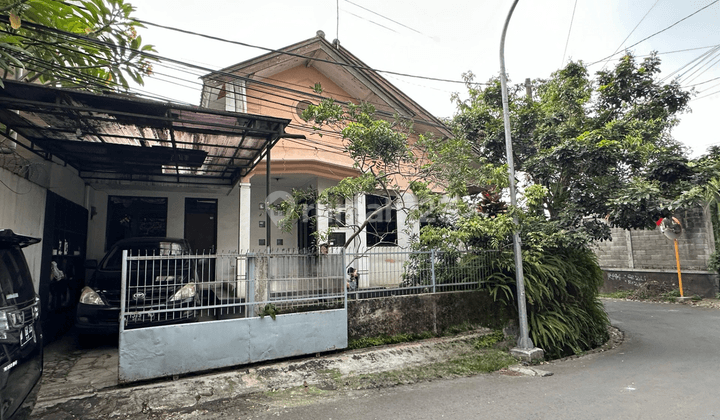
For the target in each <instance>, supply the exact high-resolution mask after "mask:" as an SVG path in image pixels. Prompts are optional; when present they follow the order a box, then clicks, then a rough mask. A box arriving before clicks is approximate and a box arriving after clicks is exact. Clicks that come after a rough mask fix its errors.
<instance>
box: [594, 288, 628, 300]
mask: <svg viewBox="0 0 720 420" xmlns="http://www.w3.org/2000/svg"><path fill="white" fill-rule="evenodd" d="M632 294H633V291H632V290H618V291H617V292H611V293H600V294H599V295H598V296H600V297H604V298H610V299H628V298H630V296H632Z"/></svg>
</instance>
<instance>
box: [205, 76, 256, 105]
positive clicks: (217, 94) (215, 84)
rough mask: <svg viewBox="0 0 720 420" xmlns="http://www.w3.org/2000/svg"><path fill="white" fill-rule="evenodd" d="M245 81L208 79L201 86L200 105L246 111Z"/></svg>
mask: <svg viewBox="0 0 720 420" xmlns="http://www.w3.org/2000/svg"><path fill="white" fill-rule="evenodd" d="M245 96H246V92H245V81H244V80H233V81H232V82H221V81H208V82H206V83H205V86H203V98H202V106H204V107H205V108H210V109H217V110H220V111H230V112H247V102H246V100H245Z"/></svg>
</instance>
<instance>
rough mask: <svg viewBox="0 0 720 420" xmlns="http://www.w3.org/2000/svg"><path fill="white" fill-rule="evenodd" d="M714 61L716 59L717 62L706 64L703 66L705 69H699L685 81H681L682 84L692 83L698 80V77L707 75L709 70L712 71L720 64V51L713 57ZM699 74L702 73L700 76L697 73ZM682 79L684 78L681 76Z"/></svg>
mask: <svg viewBox="0 0 720 420" xmlns="http://www.w3.org/2000/svg"><path fill="white" fill-rule="evenodd" d="M713 59H714V60H715V61H713V62H710V63H706V64H705V65H703V67H704V68H703V67H700V68H699V69H697V70H695V71H694V72H693V73H692V74H690V75H689V76H687V77H686V78H685V80H682V81H680V83H690V82H692V81H693V80H695V79H697V78H698V77H700V76H702V75H703V74H705V73H706V72H707V71H708V70H710V69H711V68H713V67H714V66H715V65H716V64H717V63H718V62H720V49H718V51H716V52H715V57H713ZM698 72H700V73H699V74H695V73H698ZM693 76H694V77H693ZM681 77H682V76H681Z"/></svg>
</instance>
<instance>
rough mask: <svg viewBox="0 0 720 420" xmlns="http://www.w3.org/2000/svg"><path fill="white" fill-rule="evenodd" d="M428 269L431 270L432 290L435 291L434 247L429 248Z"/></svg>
mask: <svg viewBox="0 0 720 420" xmlns="http://www.w3.org/2000/svg"><path fill="white" fill-rule="evenodd" d="M430 271H431V272H432V291H433V293H435V248H433V249H431V250H430Z"/></svg>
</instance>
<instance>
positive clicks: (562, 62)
mask: <svg viewBox="0 0 720 420" xmlns="http://www.w3.org/2000/svg"><path fill="white" fill-rule="evenodd" d="M346 1H347V0H346ZM658 1H659V0H658ZM575 9H577V0H575V6H573V12H572V17H570V28H569V29H568V34H567V39H566V40H565V50H563V56H562V61H561V62H560V67H562V66H563V65H564V64H565V54H567V47H568V44H569V43H570V32H572V27H573V21H574V20H575Z"/></svg>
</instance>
